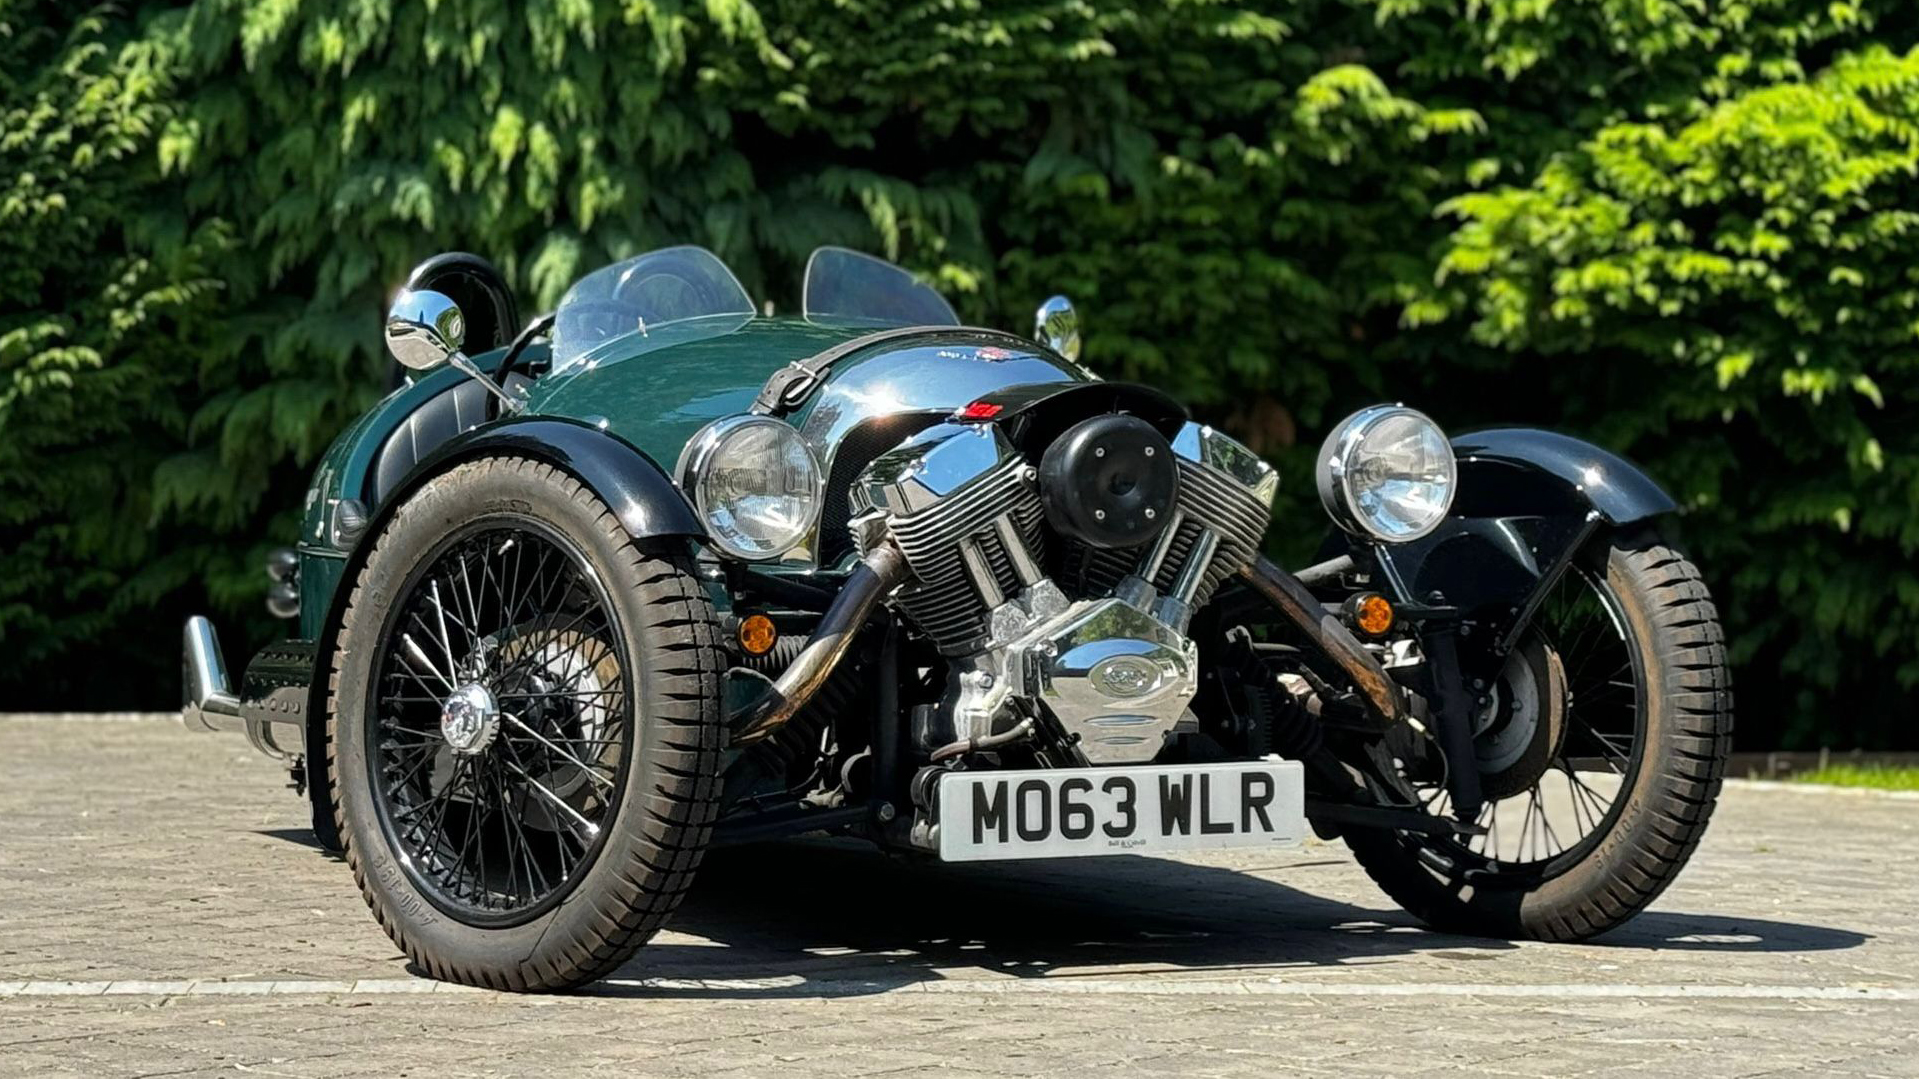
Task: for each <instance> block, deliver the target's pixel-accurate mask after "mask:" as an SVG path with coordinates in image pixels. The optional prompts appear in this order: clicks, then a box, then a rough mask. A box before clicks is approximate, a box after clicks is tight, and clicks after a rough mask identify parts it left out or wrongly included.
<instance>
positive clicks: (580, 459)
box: [306, 416, 705, 847]
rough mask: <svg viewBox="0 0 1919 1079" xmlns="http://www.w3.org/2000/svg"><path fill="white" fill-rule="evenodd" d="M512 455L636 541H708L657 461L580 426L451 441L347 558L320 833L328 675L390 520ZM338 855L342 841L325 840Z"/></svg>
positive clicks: (507, 422) (337, 608)
mask: <svg viewBox="0 0 1919 1079" xmlns="http://www.w3.org/2000/svg"><path fill="white" fill-rule="evenodd" d="M505 454H511V455H513V456H518V457H530V458H533V459H534V460H539V461H545V462H547V463H548V464H551V465H553V466H554V467H555V468H558V469H560V470H561V471H563V472H565V473H567V474H568V475H570V476H572V477H573V478H574V479H577V480H579V481H580V482H581V483H583V484H585V485H586V486H587V487H588V488H589V489H591V490H592V491H593V493H594V494H595V495H597V496H599V499H600V501H602V502H604V503H606V505H607V508H609V509H611V510H612V511H613V512H614V514H615V515H616V516H618V517H619V519H620V524H621V526H622V527H624V528H625V529H626V531H627V533H628V534H630V535H631V536H633V538H635V539H655V538H666V537H674V536H682V537H689V538H691V537H699V536H703V535H705V530H704V529H702V528H701V527H700V522H699V517H698V515H697V514H695V513H694V511H693V507H692V506H690V505H688V504H687V501H686V498H685V497H684V496H683V495H681V494H680V491H679V488H677V487H675V486H674V485H673V481H672V480H670V479H668V478H667V475H666V472H665V471H664V470H663V469H661V468H660V466H659V464H658V463H656V462H655V461H654V460H653V459H652V458H651V457H648V456H647V455H646V454H645V453H642V452H641V451H639V450H637V449H635V448H633V446H632V445H630V444H628V443H627V442H626V441H625V440H623V439H621V438H619V437H617V436H615V435H612V434H609V433H608V432H606V431H602V430H600V429H599V428H598V427H594V426H591V425H589V424H585V423H581V422H579V421H577V420H568V419H558V418H554V417H550V416H535V417H525V418H520V417H509V418H506V419H502V420H499V421H496V422H494V423H490V424H487V425H486V426H484V427H477V428H475V429H473V430H471V431H468V432H466V433H465V434H462V435H458V436H456V437H454V438H451V439H448V440H447V441H446V442H445V443H444V444H443V445H441V446H440V447H439V449H437V450H435V451H434V452H433V453H432V454H430V455H429V456H428V457H427V458H426V459H425V460H423V461H421V462H420V463H419V464H418V465H416V466H414V468H413V470H412V471H411V472H408V473H407V475H406V476H405V477H404V478H403V479H401V480H400V481H399V482H398V483H397V484H395V485H394V487H393V490H392V491H391V492H390V493H389V494H388V495H387V498H386V500H385V501H383V502H382V503H381V504H380V505H379V506H378V508H377V509H376V510H375V511H374V513H373V517H372V519H371V520H370V521H369V522H368V524H367V528H366V531H365V533H364V537H363V538H362V539H361V540H360V542H359V543H358V544H357V545H355V547H354V550H353V553H352V554H350V555H349V556H348V557H347V561H346V566H345V568H344V571H343V572H342V574H341V577H340V585H339V587H337V588H335V589H334V590H333V596H332V599H331V601H330V602H329V603H328V606H327V613H326V618H325V620H324V621H323V622H322V623H321V629H320V635H319V637H318V638H317V639H316V642H315V648H314V676H313V683H312V689H311V691H310V700H309V707H308V711H307V731H306V737H307V742H306V744H307V746H308V747H309V752H308V755H307V762H306V763H307V777H308V796H309V797H310V798H311V799H312V802H313V810H314V820H315V822H316V827H319V826H320V825H319V822H323V821H330V820H332V817H333V806H332V796H333V792H332V786H331V783H330V782H329V777H328V775H327V769H326V757H327V754H326V753H324V752H322V751H321V747H324V746H325V745H326V735H327V732H326V719H327V707H328V702H327V699H326V692H327V690H326V687H327V685H328V681H329V680H328V678H327V677H326V675H327V672H328V671H329V670H330V664H331V663H332V656H333V642H334V639H335V637H336V636H337V635H338V634H339V631H340V621H341V619H342V617H343V616H344V615H345V614H346V603H347V599H348V597H350V596H351V595H352V594H353V582H354V581H355V580H357V579H358V578H359V575H360V568H361V567H362V566H363V565H365V563H366V559H367V555H368V553H369V552H370V551H372V549H373V546H374V542H375V538H376V537H377V536H378V535H379V534H380V530H381V529H382V528H384V527H385V526H386V522H387V520H388V518H390V517H392V516H393V513H394V511H395V510H396V509H397V508H398V507H399V506H401V505H402V504H404V503H405V502H406V500H407V498H408V496H410V495H411V494H412V493H413V492H414V491H416V490H418V489H419V488H420V486H421V485H423V484H424V483H426V482H427V481H428V480H430V479H432V478H433V477H435V476H437V475H439V474H440V473H442V472H445V471H446V470H447V469H449V468H452V467H454V466H455V465H458V464H460V463H461V462H462V461H470V460H473V459H475V458H478V457H487V456H493V455H505ZM321 839H322V842H329V843H331V844H332V846H334V847H337V845H338V837H337V836H334V835H322V836H321Z"/></svg>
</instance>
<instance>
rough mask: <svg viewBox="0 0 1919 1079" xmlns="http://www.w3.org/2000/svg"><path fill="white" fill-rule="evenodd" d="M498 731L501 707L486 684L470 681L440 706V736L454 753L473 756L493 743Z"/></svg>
mask: <svg viewBox="0 0 1919 1079" xmlns="http://www.w3.org/2000/svg"><path fill="white" fill-rule="evenodd" d="M498 733H500V710H499V707H498V706H497V705H496V704H495V703H494V701H493V694H491V693H489V692H487V689H486V687H485V686H482V685H479V684H478V683H475V682H468V683H467V684H465V685H463V686H460V687H459V688H458V689H455V690H454V691H453V693H452V695H451V696H449V697H447V699H446V703H445V704H443V705H441V706H440V736H441V737H442V738H445V739H446V744H447V746H448V748H450V749H452V750H453V752H455V753H459V754H462V755H464V756H468V757H470V756H473V755H474V754H476V753H479V752H481V751H482V750H484V749H486V747H487V746H490V745H492V744H493V737H494V735H497V734H498Z"/></svg>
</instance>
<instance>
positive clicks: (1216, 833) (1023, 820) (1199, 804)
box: [939, 760, 1306, 862]
mask: <svg viewBox="0 0 1919 1079" xmlns="http://www.w3.org/2000/svg"><path fill="white" fill-rule="evenodd" d="M1305 798H1306V795H1305V780H1304V778H1303V777H1302V775H1301V770H1300V766H1299V762H1298V761H1279V760H1268V761H1255V762H1251V763H1246V764H1187V765H1172V766H1160V765H1141V766H1134V767H1126V768H1055V769H1048V770H1045V771H1032V772H950V773H948V774H946V775H944V776H941V777H940V781H939V853H940V859H941V860H942V861H948V862H983V861H991V860H995V859H1002V858H1064V857H1071V856H1074V855H1087V854H1151V853H1154V852H1156V851H1175V850H1212V849H1216V848H1220V847H1277V846H1289V845H1292V844H1295V843H1298V842H1299V841H1300V840H1301V839H1303V838H1305V834H1306V806H1305Z"/></svg>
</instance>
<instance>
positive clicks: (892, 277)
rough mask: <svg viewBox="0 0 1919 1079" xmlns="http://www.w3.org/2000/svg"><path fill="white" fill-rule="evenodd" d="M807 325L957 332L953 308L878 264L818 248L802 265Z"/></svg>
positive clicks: (902, 273) (909, 278) (871, 259)
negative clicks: (949, 329)
mask: <svg viewBox="0 0 1919 1079" xmlns="http://www.w3.org/2000/svg"><path fill="white" fill-rule="evenodd" d="M801 308H802V310H803V312H804V313H805V315H806V317H807V319H809V320H810V321H813V322H826V323H838V324H851V325H862V324H865V325H874V326H957V325H959V324H960V321H959V316H958V315H956V314H954V313H953V305H952V304H949V303H947V302H946V300H945V299H943V298H942V297H941V296H940V294H939V293H937V292H934V291H933V290H932V289H930V288H928V287H926V286H925V285H922V284H920V283H919V281H917V280H916V279H914V277H913V275H912V274H910V273H907V272H906V271H905V270H902V269H900V268H899V267H898V266H895V265H893V264H892V263H890V262H887V261H885V260H883V259H876V258H874V257H873V256H871V255H862V254H860V253H859V252H858V251H848V250H847V249H846V248H844V247H822V248H820V249H819V250H817V251H815V252H813V256H812V257H811V258H809V259H807V260H806V288H805V290H804V296H803V298H802V300H801Z"/></svg>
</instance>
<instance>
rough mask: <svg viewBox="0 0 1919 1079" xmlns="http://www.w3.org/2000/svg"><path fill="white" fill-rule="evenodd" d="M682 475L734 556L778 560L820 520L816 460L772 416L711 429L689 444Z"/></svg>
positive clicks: (735, 419) (711, 532) (716, 538)
mask: <svg viewBox="0 0 1919 1079" xmlns="http://www.w3.org/2000/svg"><path fill="white" fill-rule="evenodd" d="M677 471H678V473H679V476H680V486H681V488H682V489H683V490H685V491H686V492H687V494H689V495H691V496H692V498H693V505H694V507H695V508H697V509H698V510H699V513H700V520H701V521H703V522H704V523H705V524H706V531H707V535H708V537H709V538H710V539H712V541H713V543H714V544H715V545H717V546H718V547H719V548H720V549H721V550H724V551H725V552H727V553H728V554H731V555H733V556H735V557H737V558H744V559H748V560H750V561H760V560H764V559H768V558H778V557H779V556H780V555H783V554H785V553H786V552H788V551H790V550H792V549H793V548H794V547H795V546H797V545H798V544H799V543H800V542H801V541H802V540H804V539H805V538H806V537H807V535H808V533H810V532H812V530H813V523H814V522H815V521H816V520H818V518H819V512H820V464H819V461H817V460H816V459H814V457H813V451H812V450H810V449H808V448H807V446H806V443H805V442H803V441H801V440H800V435H799V432H798V431H795V430H794V429H793V428H791V427H789V426H788V425H786V424H785V423H782V422H781V421H779V420H776V419H772V418H770V417H766V416H730V417H728V418H726V419H723V420H715V421H714V422H712V423H710V424H708V425H706V426H705V427H704V428H701V430H700V433H699V434H697V435H694V436H693V440H692V441H690V442H688V443H687V444H686V452H685V453H683V454H681V456H680V465H679V468H678V469H677Z"/></svg>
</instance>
